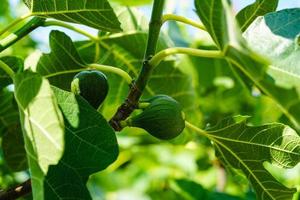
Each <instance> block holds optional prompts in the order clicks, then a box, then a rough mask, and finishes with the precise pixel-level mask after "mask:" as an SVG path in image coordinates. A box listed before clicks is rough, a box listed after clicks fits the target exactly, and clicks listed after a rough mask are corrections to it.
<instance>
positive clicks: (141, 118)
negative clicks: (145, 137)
mask: <svg viewBox="0 0 300 200" xmlns="http://www.w3.org/2000/svg"><path fill="white" fill-rule="evenodd" d="M147 102H149V106H148V107H146V108H145V109H144V111H143V112H142V113H140V114H139V115H137V116H134V117H132V118H131V119H129V120H128V121H127V125H129V126H133V127H139V128H143V129H144V130H146V131H147V132H148V133H150V134H151V135H152V136H154V137H156V138H159V139H162V140H170V139H173V138H175V137H177V136H178V135H179V134H180V133H181V132H182V131H183V129H184V128H185V120H184V116H183V112H182V107H181V105H180V104H179V103H178V102H177V101H176V100H175V99H173V98H172V97H169V96H167V95H157V96H155V97H153V98H151V99H149V100H148V101H147Z"/></svg>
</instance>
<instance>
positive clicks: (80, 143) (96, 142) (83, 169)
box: [44, 87, 118, 200]
mask: <svg viewBox="0 0 300 200" xmlns="http://www.w3.org/2000/svg"><path fill="white" fill-rule="evenodd" d="M52 89H53V91H54V93H55V96H56V98H57V101H58V104H59V107H60V109H61V111H62V113H63V115H64V120H65V131H66V133H65V151H64V154H63V157H62V159H61V160H60V162H59V163H58V165H55V166H51V167H50V168H49V172H48V174H47V176H46V177H45V188H44V189H45V199H51V200H52V199H62V200H63V199H82V200H87V199H91V197H90V194H89V192H88V190H87V188H86V182H87V180H88V177H89V175H91V174H92V173H95V172H98V171H100V170H103V169H105V168H106V167H107V166H108V165H110V164H111V163H112V162H114V161H115V160H116V158H117V156H118V144H117V140H116V136H115V132H114V131H113V129H112V128H111V127H110V126H109V124H108V123H107V122H106V120H105V119H104V118H103V117H102V116H101V115H100V114H99V113H98V112H97V111H96V110H95V109H94V108H93V107H91V106H90V105H89V103H88V102H87V101H85V100H84V99H83V98H81V97H80V96H75V95H74V94H73V93H70V92H67V91H63V90H61V89H58V88H55V87H52Z"/></svg>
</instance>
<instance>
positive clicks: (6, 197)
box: [0, 179, 31, 200]
mask: <svg viewBox="0 0 300 200" xmlns="http://www.w3.org/2000/svg"><path fill="white" fill-rule="evenodd" d="M29 193H31V180H30V179H28V180H27V181H25V182H24V183H21V184H20V185H17V186H16V187H14V188H11V189H8V190H6V191H1V192H0V200H15V199H17V198H19V197H22V196H25V195H28V194H29Z"/></svg>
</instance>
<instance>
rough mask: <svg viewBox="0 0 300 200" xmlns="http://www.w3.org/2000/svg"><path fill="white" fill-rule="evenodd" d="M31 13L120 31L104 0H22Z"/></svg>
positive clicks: (111, 10)
mask: <svg viewBox="0 0 300 200" xmlns="http://www.w3.org/2000/svg"><path fill="white" fill-rule="evenodd" d="M24 2H25V4H26V5H27V6H28V7H29V9H30V10H31V13H32V14H33V15H37V16H43V17H52V18H55V19H58V20H62V21H67V22H73V23H77V24H84V25H87V26H90V27H93V28H96V29H99V30H104V31H109V32H118V31H121V28H120V23H119V21H118V19H117V17H116V15H115V13H114V11H113V9H112V8H111V6H110V5H109V3H108V2H107V1H106V0H101V1H85V0H77V1H68V0H54V1H53V0H44V1H40V0H24Z"/></svg>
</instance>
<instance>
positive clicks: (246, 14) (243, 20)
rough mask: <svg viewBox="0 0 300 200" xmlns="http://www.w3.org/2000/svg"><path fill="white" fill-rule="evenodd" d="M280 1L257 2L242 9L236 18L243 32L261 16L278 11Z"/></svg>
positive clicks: (261, 0)
mask: <svg viewBox="0 0 300 200" xmlns="http://www.w3.org/2000/svg"><path fill="white" fill-rule="evenodd" d="M278 1H279V0H256V1H255V2H254V3H253V4H251V5H248V6H247V7H245V8H244V9H242V10H241V11H240V12H239V13H238V14H237V16H236V19H237V21H238V22H239V25H240V26H241V29H242V31H245V30H246V29H247V28H248V26H250V24H251V23H252V22H253V21H254V20H255V19H256V18H257V17H259V16H263V15H265V14H267V13H269V12H273V11H275V10H276V8H277V6H278Z"/></svg>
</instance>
